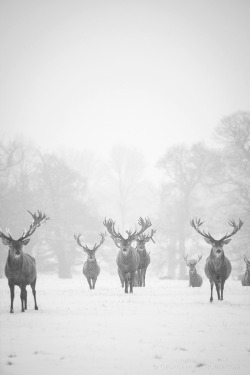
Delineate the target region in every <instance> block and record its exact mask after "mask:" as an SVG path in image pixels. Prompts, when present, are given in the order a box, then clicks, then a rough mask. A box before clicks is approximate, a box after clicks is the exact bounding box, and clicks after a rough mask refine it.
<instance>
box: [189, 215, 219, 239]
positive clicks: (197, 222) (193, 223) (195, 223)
mask: <svg viewBox="0 0 250 375" xmlns="http://www.w3.org/2000/svg"><path fill="white" fill-rule="evenodd" d="M203 223H204V221H201V219H197V218H195V219H192V220H190V225H191V227H193V228H194V229H195V230H196V232H198V233H199V234H201V235H202V236H203V237H204V238H207V239H209V240H210V241H215V239H214V238H213V237H212V236H211V234H210V233H209V232H208V233H206V232H205V231H204V230H203V231H201V230H200V229H199V227H200V226H201V225H202V224H203Z"/></svg>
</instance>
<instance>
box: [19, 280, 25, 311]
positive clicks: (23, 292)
mask: <svg viewBox="0 0 250 375" xmlns="http://www.w3.org/2000/svg"><path fill="white" fill-rule="evenodd" d="M20 288H21V294H20V298H21V309H22V312H24V311H25V296H26V286H25V285H21V287H20Z"/></svg>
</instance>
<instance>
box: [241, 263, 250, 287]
mask: <svg viewBox="0 0 250 375" xmlns="http://www.w3.org/2000/svg"><path fill="white" fill-rule="evenodd" d="M244 261H245V262H246V271H245V274H244V276H243V278H242V280H241V284H242V286H250V261H249V260H248V259H247V258H246V256H245V257H244Z"/></svg>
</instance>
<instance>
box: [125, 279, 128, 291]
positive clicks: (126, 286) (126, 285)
mask: <svg viewBox="0 0 250 375" xmlns="http://www.w3.org/2000/svg"><path fill="white" fill-rule="evenodd" d="M125 293H128V280H127V278H126V279H125Z"/></svg>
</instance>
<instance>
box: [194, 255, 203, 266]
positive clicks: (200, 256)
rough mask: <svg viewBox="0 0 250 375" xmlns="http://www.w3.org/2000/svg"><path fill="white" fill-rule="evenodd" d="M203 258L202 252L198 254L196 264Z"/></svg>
mask: <svg viewBox="0 0 250 375" xmlns="http://www.w3.org/2000/svg"><path fill="white" fill-rule="evenodd" d="M201 258H202V254H201V255H198V260H197V261H196V263H195V264H197V263H199V261H200V260H201Z"/></svg>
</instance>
